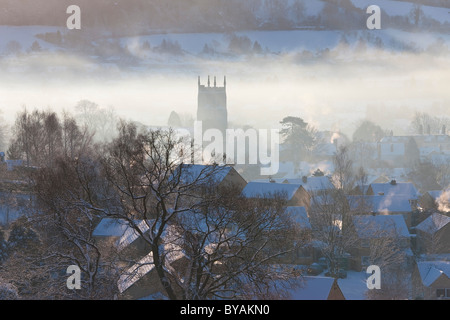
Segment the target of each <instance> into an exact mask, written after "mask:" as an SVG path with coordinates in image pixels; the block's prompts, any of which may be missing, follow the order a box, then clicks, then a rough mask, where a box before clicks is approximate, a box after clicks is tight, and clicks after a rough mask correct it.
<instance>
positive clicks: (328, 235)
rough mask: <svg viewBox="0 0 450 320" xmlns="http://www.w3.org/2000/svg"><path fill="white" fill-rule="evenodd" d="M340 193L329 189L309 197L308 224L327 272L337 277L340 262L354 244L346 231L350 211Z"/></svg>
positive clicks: (350, 221)
mask: <svg viewBox="0 0 450 320" xmlns="http://www.w3.org/2000/svg"><path fill="white" fill-rule="evenodd" d="M350 209H351V208H350V205H349V200H348V199H347V197H346V195H345V194H344V193H343V191H342V190H339V189H332V190H325V191H321V192H318V193H315V194H313V195H312V197H311V209H310V213H309V214H310V220H311V226H312V228H313V238H314V239H316V240H318V241H319V243H320V244H321V246H320V250H321V252H322V254H323V255H324V256H325V258H326V259H327V261H328V264H329V271H330V273H331V274H333V275H335V276H337V274H338V272H339V269H341V268H342V266H341V265H340V263H339V262H340V260H341V258H342V257H344V256H345V255H347V254H348V253H349V252H350V250H351V248H353V247H354V245H355V244H356V242H357V241H358V238H357V236H356V235H355V233H354V232H353V230H352V229H351V228H350V226H351V224H352V217H353V213H354V212H353V211H352V210H350Z"/></svg>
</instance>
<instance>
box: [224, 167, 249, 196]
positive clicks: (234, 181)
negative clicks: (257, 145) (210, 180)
mask: <svg viewBox="0 0 450 320" xmlns="http://www.w3.org/2000/svg"><path fill="white" fill-rule="evenodd" d="M246 185H247V181H245V179H244V178H243V177H242V176H241V175H240V174H239V173H238V172H237V171H236V170H235V169H234V168H231V170H230V172H228V174H227V176H226V177H225V178H224V179H223V180H222V182H221V183H220V184H219V186H218V188H219V189H220V188H229V187H233V188H237V189H238V191H239V192H242V190H244V188H245V186H246Z"/></svg>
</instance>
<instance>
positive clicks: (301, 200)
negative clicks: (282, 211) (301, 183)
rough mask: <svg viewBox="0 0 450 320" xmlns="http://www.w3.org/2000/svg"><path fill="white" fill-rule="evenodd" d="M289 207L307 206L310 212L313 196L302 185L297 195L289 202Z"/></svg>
mask: <svg viewBox="0 0 450 320" xmlns="http://www.w3.org/2000/svg"><path fill="white" fill-rule="evenodd" d="M287 206H288V207H305V208H306V211H307V212H309V209H310V207H311V197H310V195H309V193H308V192H307V191H306V190H305V189H303V188H302V187H300V188H299V189H298V191H297V192H296V193H295V195H294V196H293V197H292V199H290V200H289V201H288V203H287Z"/></svg>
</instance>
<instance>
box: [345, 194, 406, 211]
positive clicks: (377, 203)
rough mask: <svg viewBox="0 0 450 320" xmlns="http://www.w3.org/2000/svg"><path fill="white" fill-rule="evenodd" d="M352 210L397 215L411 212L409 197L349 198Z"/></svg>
mask: <svg viewBox="0 0 450 320" xmlns="http://www.w3.org/2000/svg"><path fill="white" fill-rule="evenodd" d="M347 199H348V203H349V205H350V209H351V210H358V209H364V210H366V211H367V212H376V213H384V214H388V213H396V212H411V211H412V207H411V203H410V199H409V197H408V196H377V195H376V196H362V195H356V196H347Z"/></svg>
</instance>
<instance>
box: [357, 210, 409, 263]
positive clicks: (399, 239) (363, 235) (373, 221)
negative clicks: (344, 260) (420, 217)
mask: <svg viewBox="0 0 450 320" xmlns="http://www.w3.org/2000/svg"><path fill="white" fill-rule="evenodd" d="M352 220H353V221H352V222H353V226H352V228H353V230H354V232H355V235H356V238H357V241H356V243H355V246H354V247H353V248H352V250H350V253H351V259H350V267H351V268H352V269H354V270H356V271H361V270H364V269H366V268H367V267H368V266H369V265H371V264H372V263H373V261H371V256H370V253H371V247H373V246H389V245H390V243H393V242H395V243H396V244H398V245H399V248H400V252H401V253H403V254H405V260H404V263H405V265H408V263H409V258H411V257H412V251H411V246H410V233H409V230H408V227H407V226H406V223H405V219H404V218H403V216H402V215H375V216H374V215H356V216H354V217H353V219H352ZM400 252H399V254H400Z"/></svg>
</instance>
